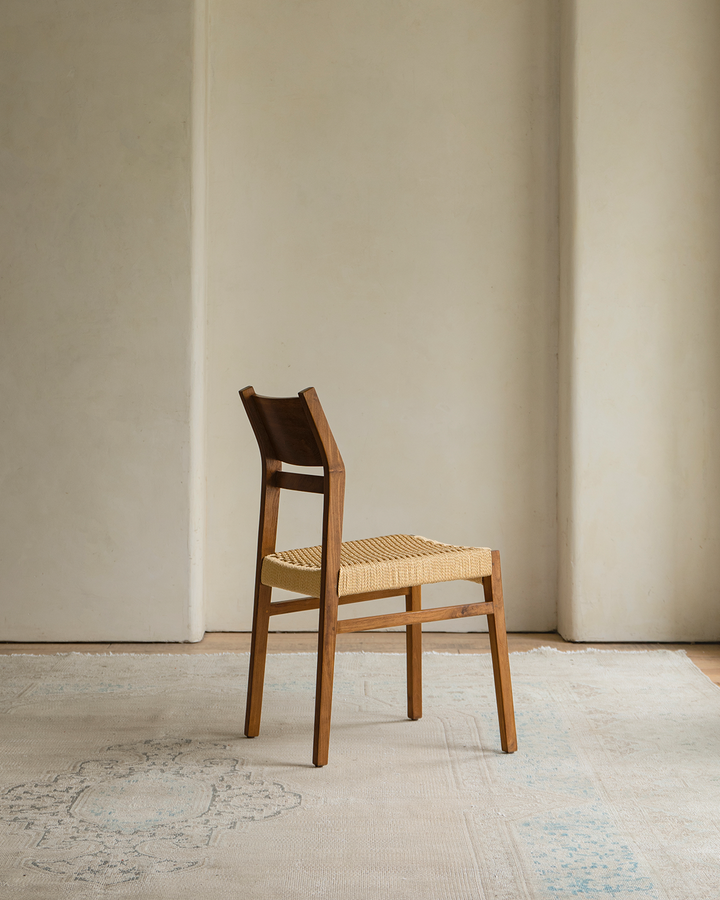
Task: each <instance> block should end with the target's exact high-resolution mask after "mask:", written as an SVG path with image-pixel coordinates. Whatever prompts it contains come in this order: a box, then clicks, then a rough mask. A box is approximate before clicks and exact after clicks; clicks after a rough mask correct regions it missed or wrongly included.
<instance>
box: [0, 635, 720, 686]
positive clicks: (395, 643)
mask: <svg viewBox="0 0 720 900" xmlns="http://www.w3.org/2000/svg"><path fill="white" fill-rule="evenodd" d="M508 642H509V644H510V652H511V653H518V652H522V651H524V650H531V649H533V648H534V647H555V648H556V649H557V650H569V651H572V650H584V649H586V648H588V647H597V648H599V649H601V650H662V649H665V650H684V651H685V652H686V653H687V655H688V656H689V657H690V659H691V660H692V661H693V662H694V663H695V665H696V666H697V667H698V668H699V669H700V670H701V671H702V672H704V673H705V674H706V675H707V676H708V678H710V679H711V680H712V681H714V682H715V684H717V685H720V644H571V643H568V642H567V641H565V640H563V639H562V638H561V637H560V635H559V634H554V633H551V634H510V635H508ZM423 647H424V648H425V649H426V650H434V651H436V652H438V653H489V652H490V645H489V642H488V636H487V634H479V633H475V634H456V633H440V632H425V633H424V634H423ZM249 649H250V635H249V634H246V633H244V632H241V633H235V632H233V633H230V632H214V633H209V634H206V635H205V637H204V638H203V640H202V641H199V642H198V643H196V644H126V643H124V644H112V643H103V644H16V643H6V644H0V654H8V653H39V654H48V653H69V652H72V651H75V652H79V653H243V652H246V651H248V650H249ZM268 649H269V651H270V652H271V653H303V652H304V653H313V652H315V650H316V649H317V636H316V635H315V634H313V633H311V632H294V633H287V632H286V633H274V634H271V635H270V639H269V645H268ZM353 650H355V651H359V650H365V651H373V652H380V653H403V652H404V650H405V635H404V634H403V633H402V632H364V633H362V634H341V635H339V637H338V651H340V652H343V651H345V652H348V651H353Z"/></svg>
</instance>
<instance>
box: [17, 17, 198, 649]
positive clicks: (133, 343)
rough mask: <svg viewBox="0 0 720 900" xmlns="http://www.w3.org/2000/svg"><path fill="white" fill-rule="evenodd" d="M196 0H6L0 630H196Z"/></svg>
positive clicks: (122, 634)
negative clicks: (192, 451) (191, 485)
mask: <svg viewBox="0 0 720 900" xmlns="http://www.w3.org/2000/svg"><path fill="white" fill-rule="evenodd" d="M191 40H192V3H191V0H154V2H152V3H146V2H143V0H63V3H62V4H58V3H56V2H49V0H32V2H26V0H8V2H5V3H4V4H3V27H2V29H1V30H0V43H1V46H0V78H2V91H0V97H1V98H2V99H1V100H0V103H2V109H1V110H0V121H1V122H2V126H1V128H2V132H1V139H0V140H1V147H2V165H0V179H2V185H1V186H0V193H1V194H2V198H3V217H2V220H1V221H0V229H2V232H1V233H0V247H2V269H1V271H0V278H1V279H2V282H1V286H0V291H1V294H2V309H1V315H2V325H1V327H0V404H2V423H3V425H2V430H0V466H1V468H0V477H1V480H2V503H3V514H2V516H1V517H0V555H1V560H0V569H1V570H2V573H3V575H2V582H3V584H2V595H1V597H0V626H1V634H2V639H4V640H43V639H53V640H93V639H94V640H98V639H110V638H112V639H114V640H123V639H132V640H149V639H167V640H183V639H188V638H197V637H199V634H201V633H202V631H201V630H200V632H199V633H198V624H200V623H199V618H198V616H197V611H196V610H195V611H194V610H193V608H192V607H193V604H192V602H191V598H190V592H189V553H188V549H189V539H190V538H189V532H190V522H189V497H188V481H189V470H190V459H189V431H188V424H189V396H190V344H191V296H190V295H191V291H190V263H191V254H190V199H191V195H190V99H191V78H192V66H191V51H192V44H191Z"/></svg>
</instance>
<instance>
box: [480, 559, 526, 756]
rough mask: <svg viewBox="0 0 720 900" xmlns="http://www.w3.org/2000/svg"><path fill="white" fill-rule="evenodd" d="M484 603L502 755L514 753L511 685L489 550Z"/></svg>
mask: <svg viewBox="0 0 720 900" xmlns="http://www.w3.org/2000/svg"><path fill="white" fill-rule="evenodd" d="M482 583H483V589H484V591H485V600H486V601H487V602H488V603H492V604H493V612H492V613H491V614H490V615H488V617H487V619H488V631H489V632H490V652H491V654H492V663H493V675H494V678H495V698H496V700H497V710H498V719H499V722H500V745H501V747H502V749H503V750H504V751H505V753H514V752H515V751H516V750H517V735H516V732H515V710H514V708H513V695H512V683H511V681H510V657H509V655H508V643H507V633H506V631H505V606H504V604H503V590H502V574H501V571H500V552H499V551H498V550H493V551H492V575H488V576H487V577H485V578H483V580H482Z"/></svg>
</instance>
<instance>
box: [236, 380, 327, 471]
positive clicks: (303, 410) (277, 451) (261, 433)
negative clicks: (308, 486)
mask: <svg viewBox="0 0 720 900" xmlns="http://www.w3.org/2000/svg"><path fill="white" fill-rule="evenodd" d="M244 399H245V398H244V397H243V400H244ZM245 408H246V409H247V411H248V415H249V416H250V421H251V422H252V424H253V428H254V430H255V434H256V436H257V437H258V443H259V444H260V446H261V451H262V452H263V454H264V455H265V456H267V457H269V458H271V459H277V460H278V461H279V462H284V463H289V464H290V465H291V466H321V465H322V464H323V458H322V453H321V451H320V447H319V446H318V442H317V439H316V437H315V434H314V433H313V430H312V427H311V425H310V422H309V421H308V414H307V404H306V403H304V402H303V400H302V399H301V398H300V397H279V398H275V397H258V395H257V394H253V395H252V398H251V399H250V398H249V402H247V403H246V404H245Z"/></svg>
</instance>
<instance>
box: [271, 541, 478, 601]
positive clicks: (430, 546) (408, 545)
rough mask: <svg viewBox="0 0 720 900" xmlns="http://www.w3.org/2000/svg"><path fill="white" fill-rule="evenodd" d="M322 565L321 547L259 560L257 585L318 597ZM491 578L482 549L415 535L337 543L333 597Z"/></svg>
mask: <svg viewBox="0 0 720 900" xmlns="http://www.w3.org/2000/svg"><path fill="white" fill-rule="evenodd" d="M321 563H322V547H320V546H318V547H303V548H302V549H300V550H283V551H282V552H280V553H271V554H270V555H269V556H266V557H265V559H264V560H263V566H262V582H263V584H266V585H268V586H269V587H275V588H282V589H284V590H286V591H296V592H297V593H300V594H308V595H309V596H310V597H319V596H320V574H321V570H320V566H321ZM491 574H492V551H491V550H490V549H489V548H487V547H455V546H453V545H452V544H441V543H439V542H438V541H431V540H429V539H428V538H424V537H419V536H418V535H411V534H390V535H387V536H385V537H377V538H367V539H366V540H361V541H344V542H343V543H342V545H341V550H340V578H339V581H338V596H340V597H347V596H350V595H351V594H361V593H364V592H366V591H384V590H389V589H391V588H403V587H410V586H412V585H420V584H435V583H437V582H440V581H457V580H463V581H478V580H480V579H482V578H484V577H486V576H488V575H491Z"/></svg>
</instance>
